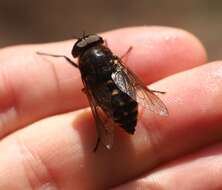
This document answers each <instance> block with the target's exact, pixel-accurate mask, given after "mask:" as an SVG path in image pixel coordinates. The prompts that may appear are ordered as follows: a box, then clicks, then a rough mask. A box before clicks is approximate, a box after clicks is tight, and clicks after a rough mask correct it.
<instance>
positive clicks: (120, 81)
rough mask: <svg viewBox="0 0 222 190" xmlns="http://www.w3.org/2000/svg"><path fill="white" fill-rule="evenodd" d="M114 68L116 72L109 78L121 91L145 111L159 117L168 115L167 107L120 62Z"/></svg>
mask: <svg viewBox="0 0 222 190" xmlns="http://www.w3.org/2000/svg"><path fill="white" fill-rule="evenodd" d="M116 67H117V68H116V72H114V73H112V76H111V77H112V79H113V81H114V82H115V84H116V85H117V86H118V88H119V89H120V90H121V91H123V92H125V93H126V94H128V95H129V96H130V97H131V98H133V99H134V100H136V101H137V102H138V103H139V104H141V105H142V106H144V107H145V108H146V109H148V110H150V111H152V112H154V113H157V114H159V115H163V116H167V115H168V110H167V107H166V106H165V104H164V103H163V102H162V100H160V98H158V96H156V95H155V94H154V93H153V92H152V91H151V90H150V89H148V88H147V87H146V85H145V84H144V83H143V82H142V81H141V80H140V79H139V78H138V77H137V76H136V75H135V74H134V73H133V72H132V71H130V70H129V69H128V68H127V67H126V66H124V65H123V64H122V63H121V61H120V60H119V64H116Z"/></svg>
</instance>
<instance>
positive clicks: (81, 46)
mask: <svg viewBox="0 0 222 190" xmlns="http://www.w3.org/2000/svg"><path fill="white" fill-rule="evenodd" d="M87 44H88V43H87V41H86V40H81V41H80V42H78V44H77V47H79V48H84V47H86V46H87Z"/></svg>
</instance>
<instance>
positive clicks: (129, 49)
mask: <svg viewBox="0 0 222 190" xmlns="http://www.w3.org/2000/svg"><path fill="white" fill-rule="evenodd" d="M132 49H133V47H132V46H130V47H129V48H128V50H127V51H126V52H125V53H124V54H123V55H122V56H120V59H124V58H125V57H126V56H127V55H128V54H129V53H130V52H131V51H132Z"/></svg>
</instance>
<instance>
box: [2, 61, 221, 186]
mask: <svg viewBox="0 0 222 190" xmlns="http://www.w3.org/2000/svg"><path fill="white" fill-rule="evenodd" d="M184 81H186V82H184ZM221 81H222V62H216V63H211V64H207V65H204V66H201V67H198V68H195V69H192V70H189V71H186V72H183V73H180V74H176V75H174V76H171V77H169V78H167V79H165V80H163V81H160V82H158V83H156V84H155V87H156V89H159V88H161V89H163V90H166V91H167V93H166V94H165V95H163V96H162V97H161V98H162V100H163V101H164V102H165V103H166V106H167V107H168V109H169V117H158V116H155V115H152V113H151V112H146V111H143V114H142V113H141V115H142V116H140V120H139V122H138V125H137V128H136V133H135V135H133V136H129V135H127V134H126V133H125V132H124V131H122V130H121V129H120V128H116V132H115V139H114V142H115V143H114V146H113V149H112V150H110V151H107V150H105V149H103V148H102V146H100V149H99V150H98V151H97V152H96V153H93V152H92V149H93V147H94V145H95V142H96V132H95V129H94V128H93V127H92V123H93V118H92V116H91V115H90V114H89V113H90V112H89V110H88V111H87V110H83V111H81V112H78V113H77V112H76V113H75V114H74V115H72V114H70V115H69V116H60V117H58V118H53V119H51V120H50V119H49V120H48V121H47V122H42V123H39V124H36V125H33V126H30V127H28V128H25V129H23V130H20V131H19V132H18V133H14V135H13V134H12V135H11V137H10V138H11V139H14V138H19V139H20V142H22V143H20V144H22V145H23V146H25V147H27V148H26V149H28V150H29V152H31V153H32V154H34V155H37V156H36V157H37V158H39V157H40V158H41V160H42V162H43V163H44V167H46V168H47V171H49V172H48V173H49V174H48V175H46V176H47V179H53V180H51V181H50V180H48V182H49V183H52V184H54V183H55V184H57V185H58V186H59V187H64V188H66V189H72V187H73V186H74V185H75V187H76V188H77V189H108V188H109V187H112V186H115V185H118V184H121V183H124V182H126V181H128V180H130V179H133V178H135V177H137V176H138V175H141V174H142V173H144V172H147V171H149V170H151V169H153V168H154V167H156V166H158V165H159V164H160V163H164V162H167V161H168V160H172V159H174V158H176V157H178V156H181V155H183V154H187V153H190V152H191V151H194V150H197V149H198V148H200V147H203V146H205V145H209V144H210V143H215V142H217V141H219V140H221V139H222V128H221V122H222V121H221V118H222V117H221V115H222V106H221V105H222V103H221V95H222V89H221ZM181 84H182V85H181ZM190 105H192V107H191V106H190ZM73 117H75V118H74V121H73ZM13 136H14V137H13ZM4 142H5V143H4V146H3V145H1V144H0V146H1V147H0V152H6V153H7V150H9V146H10V144H12V142H11V140H10V139H7V138H5V141H4ZM20 146H21V145H20ZM3 156H4V157H7V156H9V155H8V154H4V155H3ZM9 157H10V156H9ZM24 157H25V158H26V156H24ZM26 159H27V158H26ZM4 160H7V162H4ZM4 160H3V161H1V163H2V164H3V165H6V167H12V165H13V163H11V162H9V161H8V160H10V159H9V158H7V159H6V158H5V159H4ZM35 163H36V159H33V160H32V161H31V163H26V164H28V165H30V164H31V165H35ZM13 166H14V165H13ZM14 168H16V167H15V166H14ZM32 168H34V171H35V173H36V174H39V175H40V174H41V172H42V171H39V170H40V169H39V168H41V167H32ZM14 172H15V174H14V175H15V178H16V175H17V173H18V172H17V171H16V170H14ZM40 176H41V175H40ZM3 179H4V180H7V179H6V178H4V177H3ZM31 180H32V182H33V179H31ZM44 180H45V178H44ZM44 180H42V181H44ZM82 181H84V183H82ZM20 182H21V180H20ZM33 183H34V182H33Z"/></svg>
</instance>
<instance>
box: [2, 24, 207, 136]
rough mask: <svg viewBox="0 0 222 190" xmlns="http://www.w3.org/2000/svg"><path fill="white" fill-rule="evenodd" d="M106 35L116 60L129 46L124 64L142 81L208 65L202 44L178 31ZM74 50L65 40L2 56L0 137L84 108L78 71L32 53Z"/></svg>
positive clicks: (145, 29)
mask: <svg viewBox="0 0 222 190" xmlns="http://www.w3.org/2000/svg"><path fill="white" fill-rule="evenodd" d="M104 36H105V38H106V39H107V40H108V43H109V45H110V47H111V48H112V50H113V51H114V52H115V53H117V54H119V55H120V54H123V52H125V51H126V50H127V49H128V47H129V46H131V45H133V47H134V48H133V52H132V53H131V54H130V55H129V58H128V63H129V65H130V67H131V68H132V69H133V70H135V72H137V73H138V74H140V75H141V76H142V77H143V78H144V81H146V82H150V81H154V80H158V79H160V78H162V77H164V76H167V75H170V74H172V73H175V72H178V71H181V70H185V69H188V68H191V67H194V66H197V65H200V64H203V63H204V62H205V60H206V54H205V51H204V49H203V47H202V45H201V44H200V42H199V41H198V40H197V39H196V38H195V37H193V36H192V35H191V34H189V33H187V32H185V31H182V30H178V29H173V28H164V27H137V28H126V29H120V30H116V31H113V32H109V33H106V34H104ZM72 45H73V41H69V42H61V43H53V44H46V45H28V46H20V47H11V48H5V49H3V50H2V51H0V61H1V66H0V79H1V80H0V91H1V94H0V109H1V114H0V137H3V136H5V135H7V134H8V133H10V132H13V131H14V130H16V129H18V128H21V127H23V126H24V125H26V124H28V123H31V122H34V121H36V120H38V119H40V118H43V117H47V116H50V115H54V114H57V113H62V112H67V111H70V110H75V109H79V108H81V107H84V106H86V105H87V103H86V102H87V101H86V98H85V96H84V95H83V93H82V92H81V88H82V83H81V81H80V74H79V71H78V70H77V69H76V68H74V67H71V66H70V65H68V64H67V63H66V62H65V60H62V59H52V60H51V59H50V61H49V58H47V57H43V56H37V55H36V54H35V52H36V51H42V52H47V53H54V54H57V53H58V54H68V53H69V52H70V50H71V48H72ZM187 52H189V53H187ZM59 62H60V64H59ZM53 63H54V64H53Z"/></svg>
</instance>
